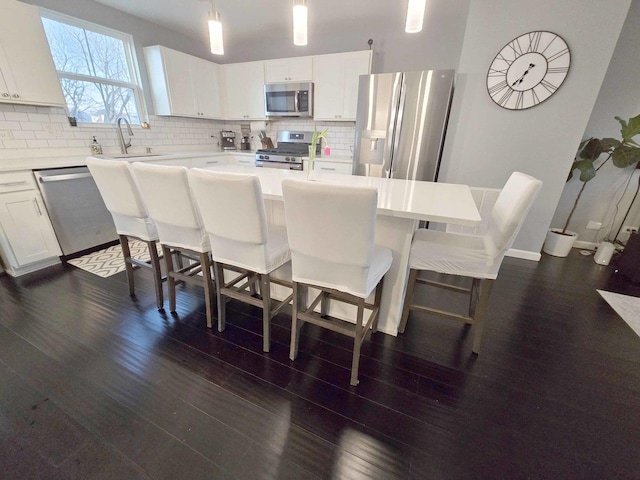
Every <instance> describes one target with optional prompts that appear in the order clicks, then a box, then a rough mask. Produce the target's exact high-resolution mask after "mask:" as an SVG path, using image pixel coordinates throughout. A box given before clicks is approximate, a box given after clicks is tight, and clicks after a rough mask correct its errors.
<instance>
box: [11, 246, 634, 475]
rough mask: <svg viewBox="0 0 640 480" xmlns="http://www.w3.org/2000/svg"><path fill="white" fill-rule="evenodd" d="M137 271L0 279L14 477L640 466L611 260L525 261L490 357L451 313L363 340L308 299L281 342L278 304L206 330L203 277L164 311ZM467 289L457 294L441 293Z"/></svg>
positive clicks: (518, 264)
mask: <svg viewBox="0 0 640 480" xmlns="http://www.w3.org/2000/svg"><path fill="white" fill-rule="evenodd" d="M145 273H146V272H137V273H136V278H137V279H138V288H137V291H138V295H137V298H136V299H131V298H130V297H128V296H127V295H126V278H125V276H124V274H118V275H115V276H113V277H111V278H108V279H100V278H98V277H96V276H93V275H91V274H88V273H86V272H83V271H81V270H79V269H76V268H74V267H70V266H60V267H54V268H50V269H48V270H46V271H44V272H38V273H36V274H32V275H30V276H26V277H21V278H19V279H12V278H10V277H7V276H3V277H1V278H0V472H1V473H0V477H1V478H6V479H27V478H28V479H32V478H33V479H98V478H99V479H127V480H129V479H131V480H134V479H150V478H153V479H190V480H195V479H200V478H215V479H218V478H220V479H234V478H235V479H259V478H260V479H262V478H264V479H275V478H285V479H313V478H345V479H360V478H381V479H392V478H410V479H426V478H429V479H430V478H444V479H457V478H460V479H470V478H501V479H506V478H509V479H517V478H551V479H558V478H563V479H565V478H594V479H611V478H640V454H639V452H640V337H638V336H636V335H635V334H634V333H633V332H632V330H631V329H630V328H629V327H628V326H627V324H626V323H625V322H624V321H623V320H622V319H620V318H619V317H618V316H617V315H616V314H615V313H614V312H613V310H611V308H610V307H609V306H608V305H607V304H606V302H604V300H602V299H601V298H600V296H599V295H598V294H597V293H596V288H602V289H606V290H610V291H616V292H619V293H626V294H632V295H638V296H640V286H637V285H636V286H634V285H631V284H629V283H628V282H626V281H625V279H624V278H622V277H620V275H619V274H616V273H615V267H614V266H609V267H601V266H598V265H596V264H595V263H594V262H593V260H592V258H591V257H583V256H580V255H579V254H578V253H577V252H572V254H571V256H570V257H569V258H567V259H557V258H553V257H547V256H544V258H543V259H542V261H541V262H540V263H534V262H529V261H524V260H517V259H509V258H508V259H506V260H505V262H504V263H503V267H502V270H501V273H500V277H499V279H498V280H497V282H496V284H495V287H494V290H493V295H492V298H491V301H490V307H489V319H488V322H487V325H486V327H485V333H484V341H483V348H482V352H481V354H480V356H479V357H477V358H474V357H472V356H471V355H470V348H471V347H470V341H471V338H470V337H471V335H469V332H468V331H467V330H465V328H464V327H463V326H462V325H460V324H458V323H456V322H451V321H447V320H444V319H440V318H436V317H429V316H427V315H425V314H420V313H416V314H413V315H412V317H411V318H410V320H409V325H408V327H407V331H406V333H405V334H404V335H403V336H401V337H398V338H393V337H391V336H388V335H384V334H376V335H374V336H373V337H372V338H371V339H370V340H368V341H367V342H365V345H364V346H363V352H362V361H361V375H360V380H361V381H360V385H359V386H358V387H355V388H354V387H350V386H349V362H350V342H349V341H348V339H347V338H343V337H341V336H339V335H337V334H333V333H330V332H324V331H320V330H319V329H317V328H315V327H313V326H305V329H304V330H303V337H302V341H301V347H300V356H299V358H298V359H297V360H296V361H295V362H291V361H289V359H288V345H289V323H290V317H289V312H288V311H286V312H285V313H283V314H281V315H280V316H279V317H278V318H277V319H276V320H275V324H274V326H273V345H272V351H271V353H269V354H263V353H262V351H261V336H260V330H261V322H260V317H259V311H257V310H256V309H253V308H252V307H248V306H241V305H239V304H237V303H234V302H232V303H230V310H229V312H230V314H229V315H228V320H227V322H228V326H227V329H226V331H225V332H223V333H222V334H219V333H218V332H216V331H210V330H207V328H206V327H205V314H204V304H203V301H202V291H201V290H199V289H198V288H192V287H187V288H186V289H181V290H180V292H179V298H178V313H177V314H176V315H171V314H169V313H160V312H158V311H157V310H156V309H155V308H154V304H155V299H154V296H153V290H152V284H151V282H150V281H148V280H147V278H148V277H147V276H146V275H145ZM440 300H441V301H444V302H453V301H455V300H454V299H450V298H448V297H442V298H440Z"/></svg>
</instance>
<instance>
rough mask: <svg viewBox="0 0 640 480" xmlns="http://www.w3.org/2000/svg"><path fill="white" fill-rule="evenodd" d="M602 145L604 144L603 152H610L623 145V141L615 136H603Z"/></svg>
mask: <svg viewBox="0 0 640 480" xmlns="http://www.w3.org/2000/svg"><path fill="white" fill-rule="evenodd" d="M600 145H601V146H602V151H603V152H608V151H609V150H612V149H614V148H617V147H619V146H620V145H622V142H620V140H616V139H615V138H601V139H600Z"/></svg>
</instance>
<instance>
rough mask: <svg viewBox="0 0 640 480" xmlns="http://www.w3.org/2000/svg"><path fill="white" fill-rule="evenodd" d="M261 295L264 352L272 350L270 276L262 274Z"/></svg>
mask: <svg viewBox="0 0 640 480" xmlns="http://www.w3.org/2000/svg"><path fill="white" fill-rule="evenodd" d="M260 295H261V296H262V351H263V352H268V351H269V349H270V348H271V279H270V278H269V274H262V273H261V274H260Z"/></svg>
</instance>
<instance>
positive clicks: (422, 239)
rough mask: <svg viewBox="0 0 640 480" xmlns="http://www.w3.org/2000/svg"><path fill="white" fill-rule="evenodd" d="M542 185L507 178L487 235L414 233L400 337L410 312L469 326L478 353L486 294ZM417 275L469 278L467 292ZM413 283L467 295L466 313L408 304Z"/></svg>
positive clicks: (517, 175) (526, 178)
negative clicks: (453, 320)
mask: <svg viewBox="0 0 640 480" xmlns="http://www.w3.org/2000/svg"><path fill="white" fill-rule="evenodd" d="M541 186H542V182H541V181H540V180H537V179H535V178H533V177H531V176H529V175H526V174H524V173H520V172H514V173H512V174H511V176H510V177H509V179H508V180H507V183H506V184H505V186H504V187H503V188H502V190H501V192H500V194H499V195H498V198H497V200H496V203H495V204H494V206H493V209H492V210H491V213H490V217H489V220H488V224H487V228H486V233H484V234H482V235H466V234H459V233H447V232H441V231H436V230H428V229H419V230H417V231H416V232H415V234H414V236H413V242H412V244H411V253H410V255H409V268H410V270H409V282H408V285H407V293H406V296H405V300H404V306H403V310H402V317H401V320H400V326H399V328H398V331H399V332H400V333H404V331H405V328H406V325H407V319H408V317H409V312H410V310H412V309H417V310H422V311H426V312H429V313H432V314H436V315H442V316H446V317H449V318H454V319H456V320H461V321H463V322H465V323H467V324H472V325H473V345H472V351H473V353H476V354H477V353H479V351H480V340H481V336H482V326H483V325H482V323H483V320H484V316H485V312H486V309H487V304H488V302H489V295H490V293H491V289H492V287H493V282H494V280H495V279H496V278H497V277H498V271H499V270H500V265H501V264H502V260H503V259H504V256H505V254H506V253H507V250H509V248H511V245H512V244H513V242H514V240H515V237H516V235H517V234H518V231H519V230H520V227H521V226H522V224H523V223H524V220H525V217H526V215H527V213H528V211H529V209H530V208H531V205H532V203H533V200H534V199H535V197H536V195H537V193H538V191H539V190H540V187H541ZM421 271H432V272H437V273H440V274H448V275H456V276H464V277H470V278H471V279H472V280H471V288H464V287H459V286H456V285H452V284H450V283H442V282H439V281H435V280H430V279H425V278H420V277H419V272H421ZM416 283H421V284H425V285H430V286H432V287H436V288H443V289H447V290H451V291H454V292H459V293H465V294H469V295H470V298H469V313H468V315H460V314H457V313H453V312H448V311H443V310H439V309H435V308H431V307H428V306H424V305H419V304H417V303H411V302H412V296H413V293H414V289H415V286H416Z"/></svg>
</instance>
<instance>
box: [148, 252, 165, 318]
mask: <svg viewBox="0 0 640 480" xmlns="http://www.w3.org/2000/svg"><path fill="white" fill-rule="evenodd" d="M146 244H147V249H148V250H149V257H150V263H151V272H152V275H153V284H154V286H155V290H156V306H157V307H158V310H162V309H163V308H164V295H163V293H162V269H161V268H160V258H159V257H158V249H157V248H156V242H155V241H151V242H146Z"/></svg>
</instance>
